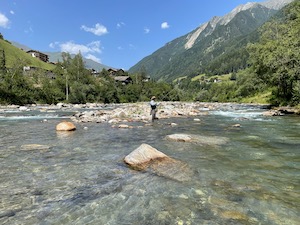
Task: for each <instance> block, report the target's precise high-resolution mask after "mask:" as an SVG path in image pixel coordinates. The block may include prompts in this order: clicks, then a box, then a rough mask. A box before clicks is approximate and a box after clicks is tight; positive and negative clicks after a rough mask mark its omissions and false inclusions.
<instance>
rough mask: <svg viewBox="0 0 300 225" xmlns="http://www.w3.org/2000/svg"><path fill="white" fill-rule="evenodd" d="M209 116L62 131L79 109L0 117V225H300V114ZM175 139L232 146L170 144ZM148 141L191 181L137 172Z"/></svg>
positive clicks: (224, 112) (251, 110)
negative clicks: (136, 153) (139, 151)
mask: <svg viewBox="0 0 300 225" xmlns="http://www.w3.org/2000/svg"><path fill="white" fill-rule="evenodd" d="M207 112H208V114H207V115H203V116H197V117H186V118H170V119H160V120H158V121H155V122H154V123H153V124H152V125H151V126H145V125H144V124H143V123H137V122H135V123H129V124H130V125H132V126H133V128H132V129H118V128H113V127H112V125H111V124H108V123H82V124H76V126H77V130H76V131H74V132H68V133H61V132H56V131H55V126H56V125H57V124H58V123H59V122H60V121H62V120H69V119H68V118H69V116H70V115H72V114H73V112H72V111H59V110H55V111H39V110H37V111H33V110H31V111H28V112H20V111H18V110H16V109H14V110H2V111H0V224H9V225H10V224H24V225H27V224H41V225H50V224H51V225H52V224H64V225H65V224H70V225H71V224H72V225H74V224H78V225H82V224H97V225H98V224H100V225H152V224H153V225H159V224H162V225H167V224H170V225H177V224H178V225H198V224H213V225H214V224H268V225H269V224H270V225H279V224H280V225H281V224H282V225H283V224H284V225H285V224H286V225H296V224H299V221H300V117H299V116H292V115H289V116H282V117H264V116H263V115H262V112H263V109H261V108H260V107H255V106H251V107H250V106H247V107H245V106H236V107H233V108H229V107H227V108H224V109H218V110H215V111H214V110H208V111H207ZM195 119H196V120H195ZM171 123H176V124H177V125H176V126H171V125H170V124H171ZM234 124H239V126H233V125H234ZM175 133H184V134H195V135H203V136H205V137H207V136H213V137H220V138H226V139H227V140H228V142H227V143H225V144H222V145H214V144H211V145H210V144H205V145H204V144H196V143H184V142H172V141H169V140H167V139H166V138H165V137H166V136H167V135H169V134H175ZM142 143H146V144H149V145H151V146H152V147H154V148H156V149H158V150H159V151H161V152H163V153H165V154H166V155H168V156H170V157H172V158H174V159H176V160H180V161H182V162H184V163H186V164H188V166H189V167H190V168H191V170H192V171H193V174H192V177H191V179H189V180H188V181H183V182H180V181H176V180H174V179H169V178H168V177H164V176H159V175H157V174H155V173H150V172H145V171H135V170H132V169H130V168H129V167H128V166H127V165H126V164H125V163H124V162H123V159H124V157H125V156H126V155H128V154H129V153H130V152H132V151H133V150H134V149H136V148H137V147H139V146H140V145H141V144H142Z"/></svg>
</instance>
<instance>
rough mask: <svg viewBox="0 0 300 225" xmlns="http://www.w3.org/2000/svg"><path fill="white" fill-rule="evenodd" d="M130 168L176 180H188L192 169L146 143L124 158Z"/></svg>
mask: <svg viewBox="0 0 300 225" xmlns="http://www.w3.org/2000/svg"><path fill="white" fill-rule="evenodd" d="M124 162H125V163H127V164H128V165H129V166H130V167H131V168H133V169H137V170H146V171H149V172H151V173H154V174H156V175H158V176H163V177H166V178H169V179H172V180H176V181H180V182H183V181H188V180H190V179H191V177H192V175H193V171H192V170H191V169H190V168H189V167H188V165H187V164H186V163H183V162H181V161H179V160H175V159H172V158H170V157H169V156H167V155H165V154H164V153H162V152H160V151H158V150H157V149H155V148H153V147H152V146H150V145H148V144H142V145H140V146H139V147H138V148H137V149H135V150H134V151H133V152H131V153H130V154H129V155H127V156H126V157H125V158H124Z"/></svg>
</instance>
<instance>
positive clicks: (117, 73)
mask: <svg viewBox="0 0 300 225" xmlns="http://www.w3.org/2000/svg"><path fill="white" fill-rule="evenodd" d="M107 72H108V73H109V75H110V76H120V75H122V74H124V73H125V71H124V70H123V69H112V68H110V69H108V70H107Z"/></svg>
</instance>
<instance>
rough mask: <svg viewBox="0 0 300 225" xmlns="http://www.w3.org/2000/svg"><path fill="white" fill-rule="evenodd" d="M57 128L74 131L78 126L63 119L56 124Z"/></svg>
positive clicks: (58, 129)
mask: <svg viewBox="0 0 300 225" xmlns="http://www.w3.org/2000/svg"><path fill="white" fill-rule="evenodd" d="M56 130H57V131H73V130H76V126H75V125H74V124H73V123H71V122H67V121H63V122H61V123H59V124H57V125H56Z"/></svg>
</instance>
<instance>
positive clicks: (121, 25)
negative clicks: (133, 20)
mask: <svg viewBox="0 0 300 225" xmlns="http://www.w3.org/2000/svg"><path fill="white" fill-rule="evenodd" d="M123 26H125V23H123V22H120V23H117V28H118V29H119V28H121V27H123Z"/></svg>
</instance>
